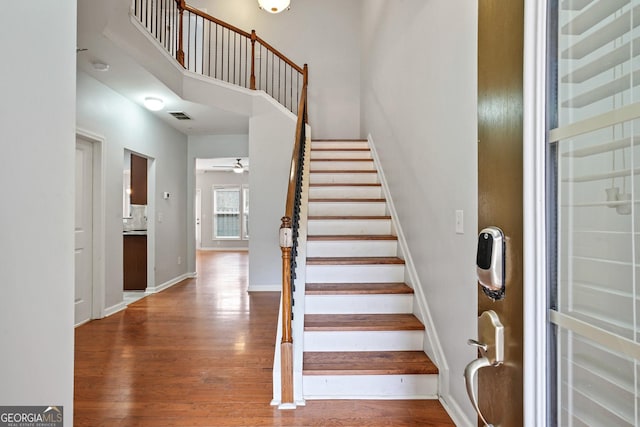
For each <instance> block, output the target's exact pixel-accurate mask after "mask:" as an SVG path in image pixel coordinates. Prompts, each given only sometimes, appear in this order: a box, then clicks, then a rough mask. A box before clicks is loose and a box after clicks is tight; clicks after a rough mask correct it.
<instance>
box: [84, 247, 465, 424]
mask: <svg viewBox="0 0 640 427" xmlns="http://www.w3.org/2000/svg"><path fill="white" fill-rule="evenodd" d="M246 289H247V253H246V252H199V253H198V278H197V279H191V280H185V281H184V282H182V283H180V284H178V285H175V286H174V287H172V288H170V289H168V290H166V291H164V292H162V293H159V294H155V295H151V296H149V297H147V298H144V299H142V300H140V301H138V302H136V303H134V304H132V305H130V306H129V308H127V310H125V311H123V312H120V313H117V314H114V315H113V316H111V317H108V318H106V319H102V320H96V321H93V322H90V323H87V324H85V325H83V326H80V327H78V328H77V329H76V357H75V399H74V404H75V408H74V418H75V422H74V425H75V426H92V427H97V426H154V427H158V426H160V427H162V426H300V427H302V426H367V427H376V426H394V427H396V426H453V425H454V424H453V423H452V422H451V420H450V419H449V417H448V415H447V414H446V412H445V411H444V410H443V409H442V407H441V406H440V404H439V402H438V401H366V400H363V401H307V405H306V406H304V407H298V409H296V410H294V411H281V410H278V409H276V408H274V407H272V406H270V405H269V402H270V401H271V397H272V396H271V393H272V387H271V370H272V366H273V352H274V337H275V331H276V322H277V317H278V304H279V299H280V297H279V294H278V293H274V292H260V293H251V294H249V293H247V291H246Z"/></svg>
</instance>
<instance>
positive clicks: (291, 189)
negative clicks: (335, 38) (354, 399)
mask: <svg viewBox="0 0 640 427" xmlns="http://www.w3.org/2000/svg"><path fill="white" fill-rule="evenodd" d="M308 74H309V71H308V68H307V64H304V67H303V69H302V75H303V78H302V82H303V83H302V93H301V95H300V103H299V105H298V120H297V123H296V134H295V143H294V145H293V152H292V155H291V167H290V170H289V184H288V186H287V201H286V205H285V216H283V217H282V223H281V225H280V250H281V251H282V341H281V343H280V373H281V378H280V381H281V386H282V389H281V402H282V403H283V404H293V403H294V402H293V401H294V393H293V330H292V327H291V321H292V319H293V295H292V294H293V286H292V285H293V276H294V272H293V268H292V262H293V261H295V257H296V254H297V250H296V248H297V242H296V241H295V239H296V238H297V234H298V231H297V228H298V219H299V218H298V216H299V213H298V212H299V203H300V193H301V190H302V188H301V186H302V171H303V167H302V162H303V161H304V150H305V140H306V132H305V126H306V123H307V82H308ZM297 208H298V209H297Z"/></svg>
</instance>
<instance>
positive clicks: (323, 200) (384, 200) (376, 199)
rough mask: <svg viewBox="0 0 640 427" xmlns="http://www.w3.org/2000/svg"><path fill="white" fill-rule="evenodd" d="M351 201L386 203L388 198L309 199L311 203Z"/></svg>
mask: <svg viewBox="0 0 640 427" xmlns="http://www.w3.org/2000/svg"><path fill="white" fill-rule="evenodd" d="M311 202H315V203H351V202H365V203H386V199H380V198H375V199H365V198H350V199H347V198H340V199H309V203H311Z"/></svg>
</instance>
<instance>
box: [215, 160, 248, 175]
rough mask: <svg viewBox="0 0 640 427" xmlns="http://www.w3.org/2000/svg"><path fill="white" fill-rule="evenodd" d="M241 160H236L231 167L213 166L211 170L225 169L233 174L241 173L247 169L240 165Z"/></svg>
mask: <svg viewBox="0 0 640 427" xmlns="http://www.w3.org/2000/svg"><path fill="white" fill-rule="evenodd" d="M240 160H241V159H236V162H235V163H234V164H233V165H232V166H218V165H214V166H211V167H212V168H221V169H226V170H230V171H232V172H234V173H242V172H244V171H245V170H247V168H246V167H245V166H244V165H243V164H242V162H241V161H240Z"/></svg>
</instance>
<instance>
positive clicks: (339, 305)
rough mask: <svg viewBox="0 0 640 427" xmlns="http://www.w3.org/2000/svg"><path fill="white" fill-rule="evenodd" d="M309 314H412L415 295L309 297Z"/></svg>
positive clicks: (306, 305)
mask: <svg viewBox="0 0 640 427" xmlns="http://www.w3.org/2000/svg"><path fill="white" fill-rule="evenodd" d="M304 301H305V303H304V309H305V313H307V314H397V313H411V311H412V310H413V295H411V294H395V295H307V296H305V298H304Z"/></svg>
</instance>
